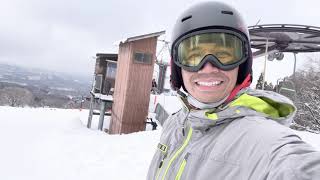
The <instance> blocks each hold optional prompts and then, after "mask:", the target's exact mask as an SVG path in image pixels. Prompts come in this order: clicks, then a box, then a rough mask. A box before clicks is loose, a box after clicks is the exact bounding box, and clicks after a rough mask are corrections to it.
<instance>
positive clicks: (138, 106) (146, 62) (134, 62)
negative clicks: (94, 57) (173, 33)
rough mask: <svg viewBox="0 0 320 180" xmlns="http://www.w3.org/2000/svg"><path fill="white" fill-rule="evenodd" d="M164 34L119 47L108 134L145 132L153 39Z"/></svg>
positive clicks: (127, 42) (133, 40)
mask: <svg viewBox="0 0 320 180" xmlns="http://www.w3.org/2000/svg"><path fill="white" fill-rule="evenodd" d="M164 33H165V32H164V31H161V32H157V33H152V34H146V35H142V36H136V37H131V38H128V39H127V40H126V41H124V42H121V43H120V45H119V53H118V62H117V73H116V82H115V92H114V95H113V106H112V114H111V122H110V126H109V132H110V134H121V133H131V132H137V131H143V130H145V127H146V124H145V121H146V118H147V116H148V107H149V99H150V90H151V84H152V74H153V68H154V62H155V59H156V46H157V38H158V37H159V36H160V35H162V34H164Z"/></svg>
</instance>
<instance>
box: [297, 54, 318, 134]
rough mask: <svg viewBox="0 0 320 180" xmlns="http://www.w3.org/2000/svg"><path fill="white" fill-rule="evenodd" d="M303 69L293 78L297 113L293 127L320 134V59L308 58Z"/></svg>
mask: <svg viewBox="0 0 320 180" xmlns="http://www.w3.org/2000/svg"><path fill="white" fill-rule="evenodd" d="M304 67H306V68H305V69H303V70H300V71H298V72H297V73H296V75H295V78H294V82H295V86H296V93H297V96H296V99H295V105H296V106H297V108H298V111H297V115H296V117H295V120H294V123H295V124H294V125H293V126H295V127H303V128H305V129H306V130H310V131H318V132H320V59H319V58H309V59H308V62H307V63H306V65H305V66H304ZM291 79H292V80H293V77H291Z"/></svg>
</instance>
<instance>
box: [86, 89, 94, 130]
mask: <svg viewBox="0 0 320 180" xmlns="http://www.w3.org/2000/svg"><path fill="white" fill-rule="evenodd" d="M93 107H94V95H93V94H91V100H90V111H89V117H88V123H87V128H91V122H92V114H93Z"/></svg>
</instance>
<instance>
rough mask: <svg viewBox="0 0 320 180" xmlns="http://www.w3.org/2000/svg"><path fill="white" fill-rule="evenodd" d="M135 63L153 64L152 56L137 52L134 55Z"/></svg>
mask: <svg viewBox="0 0 320 180" xmlns="http://www.w3.org/2000/svg"><path fill="white" fill-rule="evenodd" d="M134 62H136V63H144V64H152V54H150V53H141V52H136V53H134Z"/></svg>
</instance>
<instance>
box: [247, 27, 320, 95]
mask: <svg viewBox="0 0 320 180" xmlns="http://www.w3.org/2000/svg"><path fill="white" fill-rule="evenodd" d="M248 28H249V33H250V41H251V48H253V49H256V50H257V51H255V52H253V57H254V58H257V57H260V56H265V63H264V76H263V78H265V72H266V60H267V59H268V60H270V61H272V60H274V59H277V60H282V59H283V58H284V53H293V54H294V68H293V77H294V79H295V71H296V60H297V58H296V55H297V54H298V53H307V52H320V27H315V26H305V25H295V24H266V25H255V26H249V27H248ZM264 81H265V79H263V82H264ZM263 84H264V83H263ZM262 89H263V87H262Z"/></svg>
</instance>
